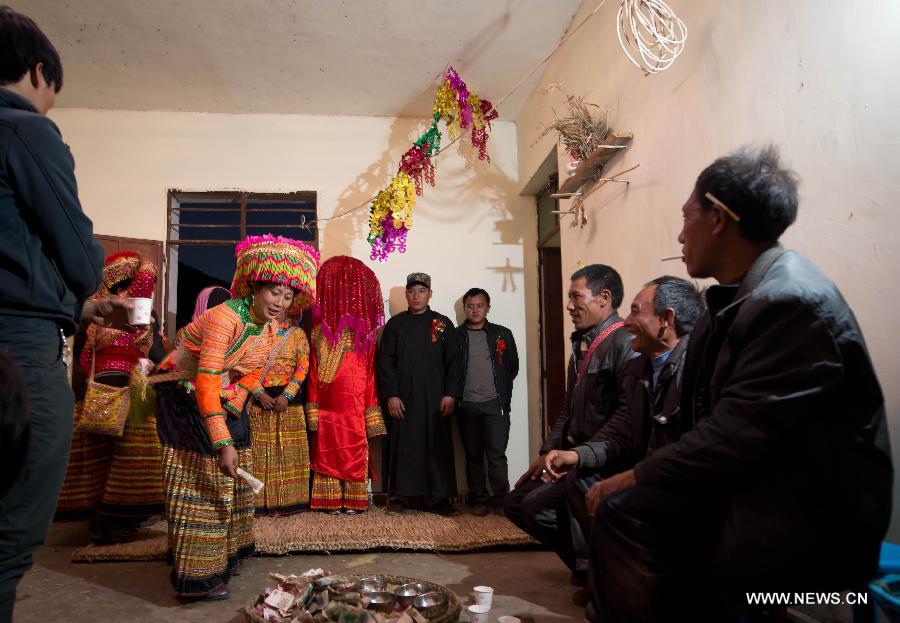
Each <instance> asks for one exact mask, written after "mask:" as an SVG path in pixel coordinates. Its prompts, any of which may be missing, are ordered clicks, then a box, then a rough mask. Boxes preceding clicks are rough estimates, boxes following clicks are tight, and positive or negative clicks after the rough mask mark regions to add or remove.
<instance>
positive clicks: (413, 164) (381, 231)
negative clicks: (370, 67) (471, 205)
mask: <svg viewBox="0 0 900 623" xmlns="http://www.w3.org/2000/svg"><path fill="white" fill-rule="evenodd" d="M498 116H499V113H498V112H497V111H496V110H495V109H494V106H493V104H491V102H490V101H488V100H483V99H480V98H479V97H478V96H477V95H476V94H475V93H474V92H473V91H469V89H468V87H466V83H465V82H463V80H462V78H460V77H459V74H457V73H456V70H454V69H453V68H452V67H449V68H448V69H447V73H446V74H445V75H444V82H443V83H442V84H441V86H440V88H438V90H437V94H436V95H435V98H434V116H433V120H432V122H431V125H430V126H428V130H427V131H426V132H425V133H424V134H422V136H420V137H419V138H418V139H416V141H415V143H413V145H412V147H410V148H409V150H408V151H407V152H406V153H405V154H403V156H402V157H401V158H400V165H399V166H398V167H397V174H396V175H395V176H394V177H393V179H392V180H391V183H390V184H389V185H388V187H387V188H385V189H383V190H381V191H380V192H379V193H378V195H376V196H375V200H374V201H373V202H372V208H371V209H370V211H369V236H368V241H369V244H370V245H372V253H371V255H370V257H371V259H372V260H378V261H379V262H386V261H387V259H388V256H389V255H390V254H391V253H393V252H394V251H397V252H399V253H403V252H405V251H406V234H407V232H409V230H410V228H411V227H412V210H413V207H415V205H416V195H418V196H420V197H421V196H422V189H423V183H427V184H429V185H431V186H434V163H433V162H432V160H431V159H432V157H433V156H435V155H436V154H437V153H438V152H439V151H440V150H441V131H440V130H439V129H438V122H439V121H441V120H442V119H443V120H444V121H445V122H446V124H447V134H448V135H449V136H450V139H451V140H456V138H457V137H459V136H460V134H461V133H462V132H463V130H468V129H471V141H472V146H473V147H474V148H475V149H477V150H478V159H479V160H487V161H488V162H490V161H491V159H490V157H489V156H488V153H487V142H488V138H489V131H490V129H491V121H493V120H494V119H496V118H497V117H498Z"/></svg>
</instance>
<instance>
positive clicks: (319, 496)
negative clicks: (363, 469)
mask: <svg viewBox="0 0 900 623" xmlns="http://www.w3.org/2000/svg"><path fill="white" fill-rule="evenodd" d="M309 507H310V508H311V509H313V510H322V511H336V510H340V509H341V508H345V509H347V510H355V511H364V510H366V509H367V508H369V481H368V480H362V481H355V480H341V479H339V478H335V477H334V476H328V475H327V474H320V473H318V472H315V473H314V474H313V483H312V499H310V502H309Z"/></svg>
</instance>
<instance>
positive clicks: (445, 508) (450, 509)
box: [428, 498, 459, 517]
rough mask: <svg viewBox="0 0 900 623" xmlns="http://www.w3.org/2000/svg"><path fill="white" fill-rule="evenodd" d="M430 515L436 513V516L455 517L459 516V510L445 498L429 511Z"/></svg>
mask: <svg viewBox="0 0 900 623" xmlns="http://www.w3.org/2000/svg"><path fill="white" fill-rule="evenodd" d="M428 512H429V513H434V514H435V515H442V516H444V517H453V516H454V515H459V509H457V508H456V507H455V506H453V504H451V503H450V500H448V499H447V498H444V499H443V500H441V501H440V502H438V503H437V504H435V505H433V506H431V507H430V508H429V509H428Z"/></svg>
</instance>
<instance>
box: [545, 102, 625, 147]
mask: <svg viewBox="0 0 900 623" xmlns="http://www.w3.org/2000/svg"><path fill="white" fill-rule="evenodd" d="M566 107H567V108H568V110H569V114H568V115H566V116H564V117H560V116H559V115H558V114H556V111H553V114H554V116H555V117H556V120H555V121H554V122H553V123H550V124H547V125H545V126H544V130H543V132H541V135H540V137H539V138H543V137H544V136H546V135H547V134H549V133H550V132H552V131H554V130H555V131H556V132H558V133H559V137H560V138H561V139H562V142H563V145H565V146H566V151H567V152H568V153H569V155H570V156H572V158H574V159H575V160H585V159H587V158H588V157H589V156H590V155H591V154H592V153H594V151H595V150H596V149H597V147H598V146H599V145H600V144H601V143H602V142H603V139H604V138H606V135H607V134H608V133H609V125H608V124H607V118H606V115H605V114H603V115H600V116H602V119H600V118H597V119H595V118H594V115H593V114H592V112H593V111H592V109H598V110H601V109H600V107H599V106H597V104H591V103H590V102H586V101H584V98H583V97H577V96H575V95H566ZM601 112H604V113H605V111H602V110H601Z"/></svg>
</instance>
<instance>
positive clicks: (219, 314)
mask: <svg viewBox="0 0 900 623" xmlns="http://www.w3.org/2000/svg"><path fill="white" fill-rule="evenodd" d="M235 321H236V317H235V316H234V312H232V311H231V310H229V309H228V308H227V307H225V306H219V307H216V308H214V309H213V310H211V312H210V315H209V317H208V318H207V321H206V325H205V326H204V328H203V338H202V340H201V342H200V361H199V363H198V366H197V377H196V379H195V381H194V384H195V386H196V388H197V394H196V395H197V407H198V408H199V410H200V418H201V419H202V420H203V425H204V426H205V427H206V432H207V434H208V435H209V440H210V442H211V443H212V446H213V448H216V449H218V448H221V447H222V446H228V445H231V444H233V443H234V442H233V440H232V439H231V435H230V433H229V432H228V426H227V425H226V424H225V411H224V409H223V408H222V401H221V399H220V397H219V394H220V393H221V391H222V369H223V368H224V366H225V354H226V353H227V352H228V347H229V346H230V344H231V342H232V340H233V339H234V338H235Z"/></svg>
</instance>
